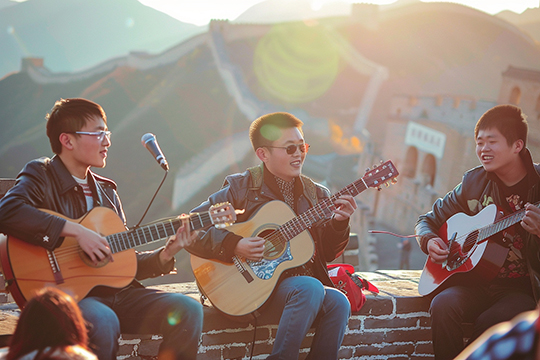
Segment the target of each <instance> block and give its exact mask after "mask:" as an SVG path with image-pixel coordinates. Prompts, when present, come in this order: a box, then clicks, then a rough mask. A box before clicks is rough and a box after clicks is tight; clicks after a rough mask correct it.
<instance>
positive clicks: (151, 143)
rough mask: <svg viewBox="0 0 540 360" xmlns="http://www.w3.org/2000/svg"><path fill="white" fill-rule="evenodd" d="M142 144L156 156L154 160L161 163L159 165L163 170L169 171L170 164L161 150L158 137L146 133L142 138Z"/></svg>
mask: <svg viewBox="0 0 540 360" xmlns="http://www.w3.org/2000/svg"><path fill="white" fill-rule="evenodd" d="M141 143H142V144H143V146H144V147H145V148H147V149H148V151H150V154H152V155H153V156H154V158H155V159H156V161H157V162H158V163H159V165H161V167H162V168H163V170H165V171H169V164H168V163H167V160H165V156H164V155H163V152H162V151H161V149H160V148H159V145H158V142H157V140H156V136H155V135H154V134H152V133H146V134H144V135H143V136H142V138H141Z"/></svg>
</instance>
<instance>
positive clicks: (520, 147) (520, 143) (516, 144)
mask: <svg viewBox="0 0 540 360" xmlns="http://www.w3.org/2000/svg"><path fill="white" fill-rule="evenodd" d="M524 146H525V145H524V144H523V140H522V139H518V140H516V142H514V148H515V149H516V153H519V152H520V151H521V150H523V147H524Z"/></svg>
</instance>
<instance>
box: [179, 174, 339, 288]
mask: <svg viewBox="0 0 540 360" xmlns="http://www.w3.org/2000/svg"><path fill="white" fill-rule="evenodd" d="M263 176H264V181H263V183H262V185H261V186H260V187H259V188H256V187H252V180H251V173H250V172H249V171H245V172H244V173H241V174H233V175H229V176H227V177H226V179H225V184H224V186H223V188H222V189H221V190H219V191H218V192H216V193H214V194H213V195H211V196H210V197H209V198H208V200H207V201H205V202H203V203H202V204H201V205H199V206H198V207H196V208H195V209H193V210H192V212H201V211H207V210H208V209H209V208H210V206H212V205H214V204H218V203H222V202H229V203H231V205H232V206H233V207H234V208H235V209H244V210H245V211H244V213H243V214H241V215H239V216H238V219H237V222H243V221H246V220H248V219H249V218H250V217H251V216H252V215H253V214H254V213H255V212H256V211H257V210H258V209H260V208H261V207H262V206H263V205H264V204H266V203H268V202H269V201H272V200H283V199H282V196H281V194H276V193H275V192H274V191H272V190H271V188H270V187H269V186H268V184H267V182H268V176H272V175H271V174H270V173H269V172H268V171H267V170H266V168H265V169H264V175H263ZM297 181H301V182H302V189H303V192H302V194H301V195H299V197H298V199H297V209H296V213H297V214H301V213H303V212H305V211H307V210H308V209H309V208H311V207H312V206H313V205H314V204H312V203H311V202H310V200H309V199H310V198H311V197H310V196H309V194H307V191H309V190H308V189H307V188H306V186H305V184H304V182H305V181H311V180H309V179H307V178H305V177H303V176H301V177H299V178H297ZM313 184H315V191H316V196H317V199H318V200H319V201H321V200H322V199H325V198H328V197H329V196H330V192H329V190H328V189H327V188H325V187H323V186H322V185H320V184H317V183H313ZM269 221H271V219H269ZM309 231H310V233H311V235H312V238H313V241H314V242H315V247H316V250H315V252H316V255H315V259H314V260H315V261H314V264H315V269H314V272H315V277H316V278H317V279H319V280H320V281H321V282H322V283H323V284H324V285H327V286H333V284H332V281H331V280H330V278H329V277H328V271H327V270H326V264H327V262H330V261H332V260H334V259H336V258H337V257H338V256H340V255H341V253H342V252H343V250H344V249H345V247H346V246H347V243H348V241H349V223H348V221H342V222H337V221H335V220H330V221H328V222H325V223H323V224H320V225H319V226H314V227H313V228H311V229H310V230H309ZM240 239H241V237H240V236H239V235H236V234H234V233H232V232H229V231H227V230H226V229H216V228H215V227H212V228H210V229H208V230H206V231H202V232H201V233H200V234H199V241H197V242H195V243H194V244H193V245H192V246H190V248H189V251H190V252H191V253H193V254H195V255H197V256H200V257H203V258H211V259H216V260H220V261H224V262H229V263H230V262H232V257H233V255H234V249H235V247H236V244H237V243H238V241H239V240H240ZM292 241H294V239H293V240H292Z"/></svg>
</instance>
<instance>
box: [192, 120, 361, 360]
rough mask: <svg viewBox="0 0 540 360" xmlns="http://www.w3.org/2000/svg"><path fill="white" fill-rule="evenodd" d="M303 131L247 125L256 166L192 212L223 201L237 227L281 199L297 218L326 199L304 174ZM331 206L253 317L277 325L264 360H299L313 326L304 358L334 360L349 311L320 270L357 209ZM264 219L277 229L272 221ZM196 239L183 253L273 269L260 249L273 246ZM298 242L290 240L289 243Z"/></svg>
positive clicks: (254, 239)
mask: <svg viewBox="0 0 540 360" xmlns="http://www.w3.org/2000/svg"><path fill="white" fill-rule="evenodd" d="M302 124H303V123H302V121H300V120H299V119H298V118H296V117H295V116H293V115H291V114H289V113H284V112H280V113H271V114H267V115H264V116H262V117H260V118H258V119H256V120H255V121H253V123H252V124H251V126H250V129H249V138H250V140H251V144H252V146H253V150H254V151H255V154H256V155H257V157H258V158H259V160H261V162H262V163H261V165H259V166H255V167H253V168H250V169H248V170H247V171H245V172H244V173H241V174H233V175H229V176H227V178H226V179H225V184H224V186H223V187H222V189H221V190H219V191H218V192H216V193H214V194H212V195H211V196H210V197H209V198H208V200H207V201H205V202H203V203H202V204H201V205H200V206H199V207H197V208H196V209H194V211H204V209H208V208H209V207H210V206H211V205H213V204H217V203H220V202H223V201H228V202H230V203H231V204H232V206H233V207H234V208H235V209H244V210H245V211H244V213H243V214H242V215H240V216H238V222H243V221H244V220H247V219H248V218H250V217H252V216H254V214H256V213H257V212H258V211H259V210H260V209H261V208H262V207H264V206H265V205H268V203H269V202H271V201H275V200H280V201H282V202H284V203H285V204H287V205H288V206H289V207H290V209H291V210H290V211H292V212H294V213H295V214H301V213H303V212H305V211H306V210H308V209H309V208H311V207H312V206H314V205H315V204H316V203H317V202H319V201H324V200H325V199H328V197H329V196H330V193H329V191H328V189H326V188H325V187H323V186H322V185H320V184H317V183H315V182H313V181H312V180H311V179H309V178H308V177H306V176H304V175H302V165H303V164H304V160H305V158H306V155H307V152H308V149H309V145H308V144H307V143H306V142H305V140H304V134H303V132H302ZM335 205H336V206H335V210H334V211H333V215H332V217H331V219H330V220H329V221H327V222H324V223H321V224H318V225H317V226H313V227H312V228H310V229H309V232H310V233H311V237H312V238H313V242H314V245H315V246H314V247H315V250H314V251H313V254H312V255H311V252H310V254H308V256H306V258H307V259H309V260H308V261H307V262H306V263H305V264H302V265H299V266H296V267H291V268H290V269H287V270H285V271H284V272H282V273H280V272H279V271H277V270H276V272H275V273H274V275H273V276H280V277H279V281H278V282H277V285H276V287H275V289H274V291H273V296H272V297H271V299H270V300H269V301H268V302H267V303H266V304H265V306H264V307H263V308H261V309H259V310H260V311H256V312H254V316H258V315H261V316H262V317H263V318H265V319H267V320H269V321H275V320H276V319H280V320H279V326H278V330H277V334H276V340H275V342H274V346H273V350H272V354H271V355H270V356H269V357H268V359H280V360H284V359H298V355H299V350H300V346H301V344H302V341H303V339H304V337H305V336H306V333H307V332H308V330H309V329H310V328H311V327H312V326H313V327H315V328H316V333H315V337H314V338H313V341H312V344H311V351H310V353H309V356H308V358H309V359H311V360H314V359H320V360H332V359H337V356H338V350H339V348H340V346H341V342H342V340H343V336H344V334H345V329H346V327H347V322H348V319H349V315H350V309H351V306H350V304H349V302H348V300H347V297H346V296H345V295H344V294H343V293H342V292H341V291H339V290H337V289H335V288H334V286H333V284H332V281H331V280H330V278H329V277H328V272H327V269H326V263H327V262H328V261H332V260H334V259H335V258H337V257H338V256H339V254H341V252H342V251H343V250H344V249H345V247H346V246H347V242H348V240H349V218H350V216H351V214H352V213H353V212H354V210H355V209H356V202H355V200H354V199H353V197H352V196H350V195H344V196H342V197H340V198H338V199H337V200H336V201H335ZM283 206H285V207H286V205H284V204H283ZM284 210H288V209H284ZM275 215H276V217H277V215H279V214H275ZM250 220H251V219H250ZM264 220H265V222H266V223H272V224H275V220H274V218H273V217H272V216H268V219H264ZM199 236H200V239H199V241H197V242H196V243H194V244H193V245H192V246H190V247H189V251H190V252H193V253H194V254H196V255H198V256H201V257H204V258H212V259H217V260H219V261H222V262H226V263H232V262H233V257H241V258H243V259H248V260H251V261H254V262H262V261H263V259H267V258H270V259H271V260H270V261H269V263H268V264H269V265H270V266H271V264H272V256H266V255H268V253H270V249H269V248H266V247H267V246H268V247H271V246H272V245H273V244H272V245H270V244H271V241H270V240H268V242H267V241H266V240H265V239H264V238H262V237H258V236H248V237H242V236H240V235H237V234H235V233H233V232H230V231H228V230H226V229H209V230H208V231H206V232H204V231H202V232H201V233H200V235H199ZM296 240H297V239H295V238H293V239H291V242H294V241H296ZM265 250H266V253H265ZM306 250H308V249H306ZM265 254H266V255H265ZM310 256H311V258H310ZM292 257H293V258H294V257H295V253H293V254H292ZM265 261H266V260H265ZM276 267H277V266H276ZM264 281H267V280H264ZM231 291H234V289H231ZM238 296H239V297H241V296H243V294H238ZM210 300H212V299H210ZM316 318H317V322H316V323H315V319H316Z"/></svg>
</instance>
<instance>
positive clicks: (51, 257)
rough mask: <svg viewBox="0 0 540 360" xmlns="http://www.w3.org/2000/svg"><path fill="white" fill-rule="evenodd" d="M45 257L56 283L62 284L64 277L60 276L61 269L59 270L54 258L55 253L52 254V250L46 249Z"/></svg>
mask: <svg viewBox="0 0 540 360" xmlns="http://www.w3.org/2000/svg"><path fill="white" fill-rule="evenodd" d="M47 258H48V259H49V265H51V270H52V272H53V276H54V281H55V282H56V285H59V284H63V283H64V277H63V276H62V271H61V270H60V266H59V265H58V261H57V260H56V255H54V252H53V251H49V250H47Z"/></svg>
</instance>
